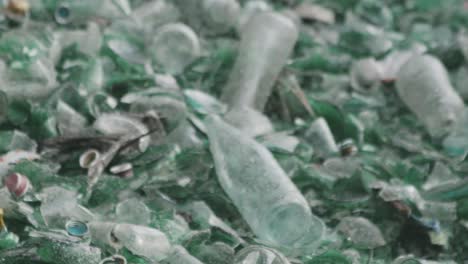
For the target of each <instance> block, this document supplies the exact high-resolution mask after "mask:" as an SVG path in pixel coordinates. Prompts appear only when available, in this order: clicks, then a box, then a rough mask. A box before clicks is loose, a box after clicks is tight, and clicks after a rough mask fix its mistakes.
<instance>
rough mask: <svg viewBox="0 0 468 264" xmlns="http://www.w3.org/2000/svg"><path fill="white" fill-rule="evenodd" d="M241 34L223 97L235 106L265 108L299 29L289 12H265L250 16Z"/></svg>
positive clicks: (260, 109) (261, 109)
mask: <svg viewBox="0 0 468 264" xmlns="http://www.w3.org/2000/svg"><path fill="white" fill-rule="evenodd" d="M241 36H242V40H241V44H240V47H239V56H238V58H237V60H236V63H235V65H234V68H233V70H232V72H231V75H230V78H229V81H228V84H227V85H226V87H225V88H224V90H223V94H222V96H221V99H222V100H223V101H225V102H227V103H229V105H230V106H231V107H234V106H239V105H243V106H248V107H251V108H254V109H257V110H259V111H263V108H264V106H265V104H266V102H267V99H268V97H269V96H270V94H271V90H272V88H273V84H274V83H275V81H276V78H277V77H278V75H279V73H280V71H281V69H282V68H283V66H284V65H285V64H286V61H287V59H288V58H289V55H290V53H291V52H292V49H293V47H294V44H295V43H296V40H297V38H298V32H297V29H296V27H295V25H294V24H293V22H292V21H291V20H290V19H288V18H286V17H285V16H283V15H281V14H279V13H275V12H263V13H259V14H256V15H254V16H253V17H252V18H251V19H250V20H249V22H248V23H247V25H246V26H245V28H244V30H243V32H242V33H241Z"/></svg>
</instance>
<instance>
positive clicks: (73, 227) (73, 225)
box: [65, 220, 89, 237]
mask: <svg viewBox="0 0 468 264" xmlns="http://www.w3.org/2000/svg"><path fill="white" fill-rule="evenodd" d="M65 229H66V230H67V233H68V234H69V235H70V236H75V237H82V236H84V235H86V234H88V231H89V228H88V225H87V224H86V223H83V222H81V221H74V220H71V221H68V222H67V224H66V225H65Z"/></svg>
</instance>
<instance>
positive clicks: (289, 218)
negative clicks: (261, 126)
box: [206, 116, 324, 248]
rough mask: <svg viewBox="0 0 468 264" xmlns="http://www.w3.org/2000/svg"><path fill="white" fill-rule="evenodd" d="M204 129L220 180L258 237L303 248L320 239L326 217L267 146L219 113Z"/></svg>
mask: <svg viewBox="0 0 468 264" xmlns="http://www.w3.org/2000/svg"><path fill="white" fill-rule="evenodd" d="M206 127H207V130H208V138H209V140H210V149H211V153H212V155H213V158H214V163H215V168H216V172H217V175H218V179H219V182H220V184H221V186H222V187H223V188H224V190H225V191H226V193H227V194H228V195H229V197H230V198H231V199H232V201H233V202H234V204H235V205H236V206H237V208H238V209H239V211H240V213H241V214H242V216H243V217H244V219H245V220H246V221H247V223H248V224H249V226H250V228H251V229H252V231H253V232H254V233H255V234H256V235H257V236H258V237H259V238H260V239H262V240H264V241H266V242H267V243H271V244H274V245H278V246H284V247H288V248H301V247H307V246H309V245H311V244H313V242H315V241H318V240H319V239H320V238H321V236H322V233H323V230H324V226H323V223H322V221H321V220H320V219H318V218H317V217H316V216H314V215H313V214H312V213H311V211H310V208H309V206H308V204H307V202H306V200H305V199H304V197H303V196H302V194H301V193H300V191H299V190H298V189H297V187H296V186H295V185H294V184H293V183H292V181H291V180H290V179H289V178H288V176H287V175H286V174H285V172H284V171H283V169H282V168H281V167H280V166H279V164H278V162H277V161H276V160H275V158H274V157H273V155H272V154H271V153H270V152H269V151H268V150H267V149H266V148H265V147H264V146H263V145H261V144H259V143H258V142H256V141H255V140H253V139H252V138H250V137H249V136H247V135H245V134H243V133H242V132H240V131H239V130H237V129H236V128H234V127H232V126H230V125H228V124H227V123H225V122H224V121H223V120H222V119H221V118H220V117H218V116H209V117H208V118H207V120H206Z"/></svg>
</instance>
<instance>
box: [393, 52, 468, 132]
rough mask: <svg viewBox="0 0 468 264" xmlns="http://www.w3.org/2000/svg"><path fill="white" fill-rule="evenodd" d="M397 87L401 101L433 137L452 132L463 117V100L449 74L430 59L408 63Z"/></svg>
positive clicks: (433, 58) (399, 77)
mask: <svg viewBox="0 0 468 264" xmlns="http://www.w3.org/2000/svg"><path fill="white" fill-rule="evenodd" d="M396 86H397V91H398V94H399V96H400V98H401V99H402V100H403V101H404V102H405V104H406V105H407V106H408V108H409V109H410V110H411V111H412V112H413V113H415V114H416V116H417V117H418V118H419V119H420V120H421V121H422V122H423V124H424V125H425V126H426V128H427V130H428V132H429V134H431V136H433V137H440V136H443V135H444V134H446V133H447V132H449V131H450V130H451V129H452V128H453V127H454V125H455V124H456V122H457V120H458V119H459V118H460V115H461V114H462V113H463V109H464V103H463V100H462V99H461V98H460V96H459V95H458V93H457V92H456V91H455V90H454V88H453V87H452V85H451V84H450V80H449V77H448V73H447V70H446V69H445V67H444V65H443V64H442V63H441V62H440V60H439V59H437V58H435V57H433V56H431V55H415V56H413V57H412V58H411V59H409V60H408V62H407V63H406V64H405V65H404V66H403V67H402V68H401V69H400V71H399V73H398V75H397V81H396Z"/></svg>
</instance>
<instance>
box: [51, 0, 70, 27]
mask: <svg viewBox="0 0 468 264" xmlns="http://www.w3.org/2000/svg"><path fill="white" fill-rule="evenodd" d="M54 17H55V21H56V22H57V23H59V24H61V25H66V24H68V23H70V21H71V18H72V12H71V9H70V7H69V5H68V4H66V3H62V4H60V5H59V6H58V7H57V8H56V9H55V14H54Z"/></svg>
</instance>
